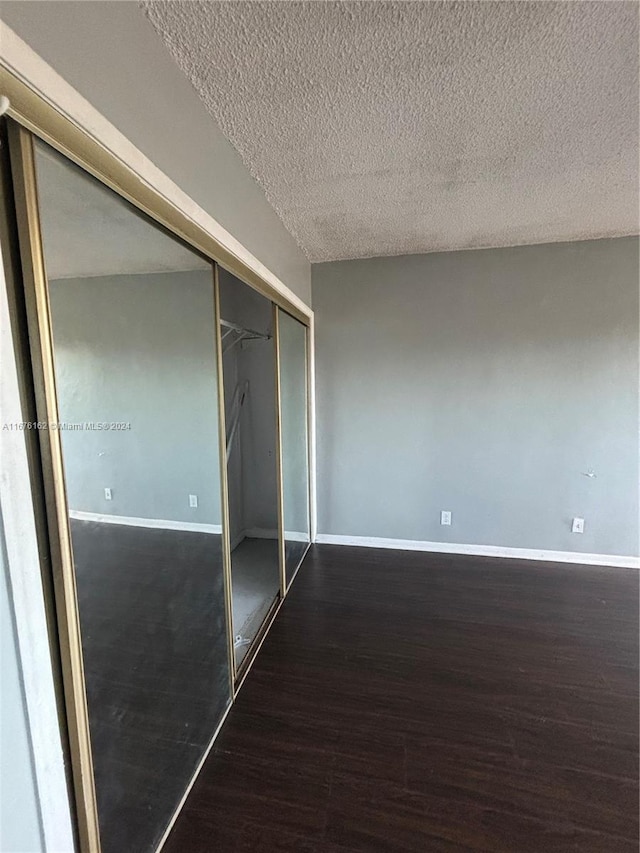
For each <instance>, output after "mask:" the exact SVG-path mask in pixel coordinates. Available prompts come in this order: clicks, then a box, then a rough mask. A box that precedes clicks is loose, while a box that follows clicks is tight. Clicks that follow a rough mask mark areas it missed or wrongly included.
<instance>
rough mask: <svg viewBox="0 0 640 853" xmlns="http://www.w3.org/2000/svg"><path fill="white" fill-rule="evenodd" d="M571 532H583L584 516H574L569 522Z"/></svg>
mask: <svg viewBox="0 0 640 853" xmlns="http://www.w3.org/2000/svg"><path fill="white" fill-rule="evenodd" d="M571 532H572V533H584V518H574V519H573V522H572V523H571Z"/></svg>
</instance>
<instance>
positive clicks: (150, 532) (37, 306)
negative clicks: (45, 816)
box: [2, 121, 311, 853]
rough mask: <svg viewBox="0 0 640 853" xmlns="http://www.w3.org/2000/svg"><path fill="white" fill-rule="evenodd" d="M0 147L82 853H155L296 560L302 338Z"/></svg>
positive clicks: (137, 215) (122, 210)
mask: <svg viewBox="0 0 640 853" xmlns="http://www.w3.org/2000/svg"><path fill="white" fill-rule="evenodd" d="M2 130H3V134H4V137H5V143H8V144H4V145H3V146H2V152H3V157H4V161H3V166H4V168H3V175H4V176H5V177H4V178H3V183H2V193H3V200H4V204H5V208H6V209H8V210H12V212H13V216H14V218H15V230H16V233H17V236H18V243H19V248H20V272H19V274H17V275H14V276H13V278H12V281H13V285H12V286H13V289H14V292H15V309H16V316H17V318H18V320H17V322H18V325H19V331H20V334H21V335H22V339H23V341H24V344H25V347H24V353H25V355H24V362H25V363H24V368H25V371H26V372H27V373H28V374H29V375H30V377H31V380H30V381H31V386H32V388H33V391H34V394H33V397H32V398H30V400H29V402H27V403H25V405H26V406H27V407H30V408H29V411H30V413H31V416H32V418H33V421H34V422H36V421H37V422H38V423H40V424H46V425H47V426H46V428H42V429H38V430H37V438H35V435H36V433H34V440H35V441H36V444H35V446H34V447H35V452H37V454H38V464H37V465H34V489H36V490H41V491H42V503H41V506H42V519H41V530H42V531H43V536H44V537H46V543H47V544H46V548H47V549H48V551H49V552H50V554H51V564H50V565H47V567H46V568H47V570H48V571H50V572H51V589H52V595H51V610H52V614H53V616H52V618H53V620H54V622H55V628H54V634H53V636H55V642H56V654H58V655H59V657H60V660H61V684H60V689H61V695H62V697H63V700H64V705H65V708H66V725H67V727H68V739H69V759H70V766H71V770H72V776H73V786H74V791H75V796H76V806H77V813H78V824H79V836H80V838H79V841H80V847H81V849H82V850H83V851H100V850H101V851H104V853H121V851H124V850H132V851H133V850H135V851H136V853H152V851H154V850H157V849H158V847H159V846H161V845H162V842H163V840H164V838H165V837H166V834H167V832H168V830H169V828H170V826H171V823H172V820H173V819H174V817H175V815H176V813H177V811H178V810H179V808H180V806H181V804H182V802H183V800H184V797H185V796H186V794H187V792H188V790H189V788H190V785H191V784H192V782H193V779H194V778H195V775H196V774H197V771H198V769H199V767H200V766H201V764H202V762H203V760H204V758H205V757H206V755H207V753H208V751H209V749H210V747H211V744H212V742H213V739H214V738H215V736H216V734H217V732H218V730H219V727H220V726H221V724H222V722H223V720H224V717H225V715H226V712H227V710H228V708H229V707H230V705H231V703H232V702H233V699H234V697H235V693H236V691H237V689H238V687H239V685H240V683H241V681H242V679H243V678H244V676H245V674H246V672H247V671H248V668H249V666H250V664H251V661H252V659H253V656H254V655H255V653H256V651H257V648H258V647H259V645H260V642H261V640H262V638H263V636H264V634H265V631H266V630H268V626H269V624H270V621H271V619H272V618H273V616H274V615H275V612H276V610H277V608H278V605H279V604H280V603H281V602H282V601H283V599H284V597H285V595H286V593H287V590H288V588H289V586H290V583H291V580H292V578H293V576H294V574H295V572H296V571H297V569H298V567H299V566H300V564H301V562H302V560H303V558H304V555H305V553H306V549H307V548H308V546H309V543H310V538H311V537H310V521H309V519H310V512H309V470H308V467H309V439H308V423H309V402H308V386H309V383H308V369H309V368H308V353H307V348H308V338H307V327H306V325H305V323H303V322H301V321H300V319H296V318H295V317H294V316H293V313H296V309H295V306H289V305H288V304H287V303H286V301H284V300H280V301H279V304H275V302H274V301H273V300H274V296H273V294H272V293H271V292H270V291H269V288H268V287H266V286H265V287H264V292H260V287H259V286H258V285H257V284H256V281H255V280H253V281H252V286H249V285H248V284H247V283H245V281H243V280H242V278H241V277H240V275H239V274H238V275H236V274H235V272H234V273H232V272H230V271H228V270H227V269H225V268H224V267H223V266H221V265H218V263H217V262H216V258H215V256H214V255H212V254H210V253H208V252H206V251H203V248H202V246H200V245H198V244H197V241H193V242H190V243H188V242H187V241H186V240H184V239H183V238H182V237H178V236H176V234H175V233H172V230H171V224H172V223H171V222H170V221H168V218H167V217H166V216H160V215H157V217H156V216H152V215H151V214H153V213H154V211H153V210H151V209H149V208H148V206H147V209H146V210H145V211H144V212H143V211H142V210H141V209H140V208H139V207H138V206H137V205H136V204H134V203H133V200H135V198H134V199H133V200H132V199H131V196H130V197H129V198H125V195H124V194H123V192H120V188H119V187H118V186H116V187H115V188H114V187H112V186H108V185H107V184H106V183H105V182H103V181H102V180H100V179H99V177H98V176H97V175H96V174H91V173H90V171H88V169H86V168H84V167H83V166H84V164H83V165H80V164H79V163H77V162H73V161H72V160H71V159H70V158H69V157H67V156H66V155H65V154H63V153H61V151H59V150H57V149H56V147H54V146H52V145H51V144H49V142H45V141H43V140H42V139H41V138H38V136H37V135H35V134H33V133H31V132H30V131H28V130H27V129H25V128H24V127H20V126H19V125H18V124H17V123H15V122H13V121H7V122H6V123H5V125H4V126H3V128H2ZM78 159H80V158H78ZM9 171H10V174H11V181H7V180H6V175H7V174H8V173H9ZM95 171H98V170H95ZM112 183H115V182H112ZM116 189H118V191H116ZM247 278H249V276H247ZM258 284H259V283H258ZM290 312H291V313H290ZM301 319H303V320H306V322H308V321H309V320H308V318H305V317H302V318H301Z"/></svg>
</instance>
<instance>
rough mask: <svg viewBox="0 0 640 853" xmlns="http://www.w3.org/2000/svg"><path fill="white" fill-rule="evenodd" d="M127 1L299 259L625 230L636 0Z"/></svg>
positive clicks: (634, 162) (633, 154) (632, 223)
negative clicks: (141, 14)
mask: <svg viewBox="0 0 640 853" xmlns="http://www.w3.org/2000/svg"><path fill="white" fill-rule="evenodd" d="M141 5H142V6H143V8H144V10H145V12H146V14H147V15H148V17H149V19H150V21H151V23H152V24H153V26H154V27H155V28H156V30H157V31H158V33H159V34H160V36H161V37H162V38H163V39H164V41H165V43H166V45H167V47H168V49H169V50H170V51H171V53H172V55H173V57H174V58H175V61H176V62H177V63H178V65H179V66H180V68H181V69H182V70H183V72H184V73H185V74H186V75H187V77H188V78H189V79H190V80H191V81H192V83H193V85H194V86H195V88H196V90H197V92H198V93H199V95H200V97H201V98H202V100H203V102H204V104H205V105H206V107H207V109H208V110H209V112H210V113H211V115H212V116H213V117H214V118H215V120H216V121H217V123H218V124H219V125H220V127H221V128H222V130H223V132H224V133H225V134H226V136H227V137H228V139H229V140H230V141H231V143H232V144H233V145H234V146H235V148H236V149H237V150H238V152H239V153H240V156H241V157H242V159H243V160H244V162H245V164H246V165H247V167H248V168H249V170H250V171H251V173H252V174H253V176H254V177H255V178H256V180H257V181H258V182H259V183H260V184H261V185H262V187H263V188H264V191H265V193H266V196H267V198H268V199H269V201H270V202H271V204H272V206H273V207H274V208H275V210H276V211H277V213H278V214H279V216H280V218H281V219H282V221H283V222H284V224H285V226H286V227H287V228H288V229H289V231H290V232H291V233H292V234H293V235H294V237H295V238H296V239H297V241H298V242H299V244H300V246H301V247H302V248H303V249H304V251H305V252H306V253H307V255H308V257H309V258H310V259H311V260H312V261H325V260H333V259H339V258H355V257H370V256H376V255H392V254H405V253H417V252H430V251H437V250H450V249H465V248H472V247H481V246H511V245H519V244H524V243H541V242H548V241H557V240H577V239H586V238H594V237H605V236H613V235H621V234H630V233H637V232H638V10H639V7H638V5H637V4H636V3H635V2H629V3H624V2H515V0H511V2H462V3H458V2H444V3H439V2H400V3H387V2H360V3H353V2H342V3H340V2H338V3H336V2H265V3H263V2H188V3H181V2H143V3H142V4H141ZM179 117H180V108H179V104H176V105H175V112H174V113H173V117H172V118H173V119H174V120H178V121H179ZM188 132H189V129H188V128H185V133H188Z"/></svg>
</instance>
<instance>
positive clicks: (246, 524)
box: [220, 269, 280, 665]
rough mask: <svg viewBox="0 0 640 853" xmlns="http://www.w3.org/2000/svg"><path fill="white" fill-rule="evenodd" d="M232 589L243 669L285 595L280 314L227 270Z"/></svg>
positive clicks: (223, 285) (223, 282)
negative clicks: (276, 333)
mask: <svg viewBox="0 0 640 853" xmlns="http://www.w3.org/2000/svg"><path fill="white" fill-rule="evenodd" d="M220 316H221V334H222V350H223V373H224V396H225V420H226V431H227V436H226V438H227V473H228V484H229V485H228V492H229V529H230V537H231V577H232V582H231V590H232V598H233V634H234V646H235V655H236V664H237V665H240V664H241V663H242V661H243V660H244V658H245V656H246V654H247V651H248V649H249V647H250V645H251V643H252V641H253V640H254V639H255V637H256V635H257V634H258V632H259V630H260V628H261V626H262V624H263V623H264V620H265V618H266V616H267V615H268V613H269V611H270V609H271V607H272V605H273V603H274V602H275V601H276V600H277V598H278V596H279V593H280V560H279V548H278V542H279V540H278V485H277V484H278V481H277V456H276V408H275V407H276V391H275V349H274V346H275V344H274V338H273V309H272V305H271V302H270V301H269V300H268V299H266V298H265V297H264V296H261V295H260V294H259V293H257V292H256V291H255V290H253V289H252V288H250V287H249V286H248V285H246V284H244V283H243V282H241V281H240V280H239V279H237V278H235V276H233V275H231V274H230V273H228V272H226V271H225V270H222V269H221V270H220Z"/></svg>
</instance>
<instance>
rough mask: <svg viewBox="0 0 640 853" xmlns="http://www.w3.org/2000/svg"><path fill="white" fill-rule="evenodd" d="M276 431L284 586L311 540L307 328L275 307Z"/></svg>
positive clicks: (288, 581)
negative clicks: (277, 365) (279, 453)
mask: <svg viewBox="0 0 640 853" xmlns="http://www.w3.org/2000/svg"><path fill="white" fill-rule="evenodd" d="M278 336H279V344H280V432H281V436H282V499H283V516H284V541H285V571H286V578H287V586H288V585H289V584H290V583H291V580H292V579H293V576H294V574H295V573H296V569H297V568H298V566H299V565H300V563H301V561H302V558H303V557H304V555H305V552H306V550H307V548H308V546H309V542H310V541H311V537H310V525H309V451H308V437H307V330H306V327H305V326H303V325H302V323H299V322H298V321H297V320H294V318H293V317H291V316H290V315H289V314H287V313H285V312H284V311H281V310H280V309H278Z"/></svg>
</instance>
